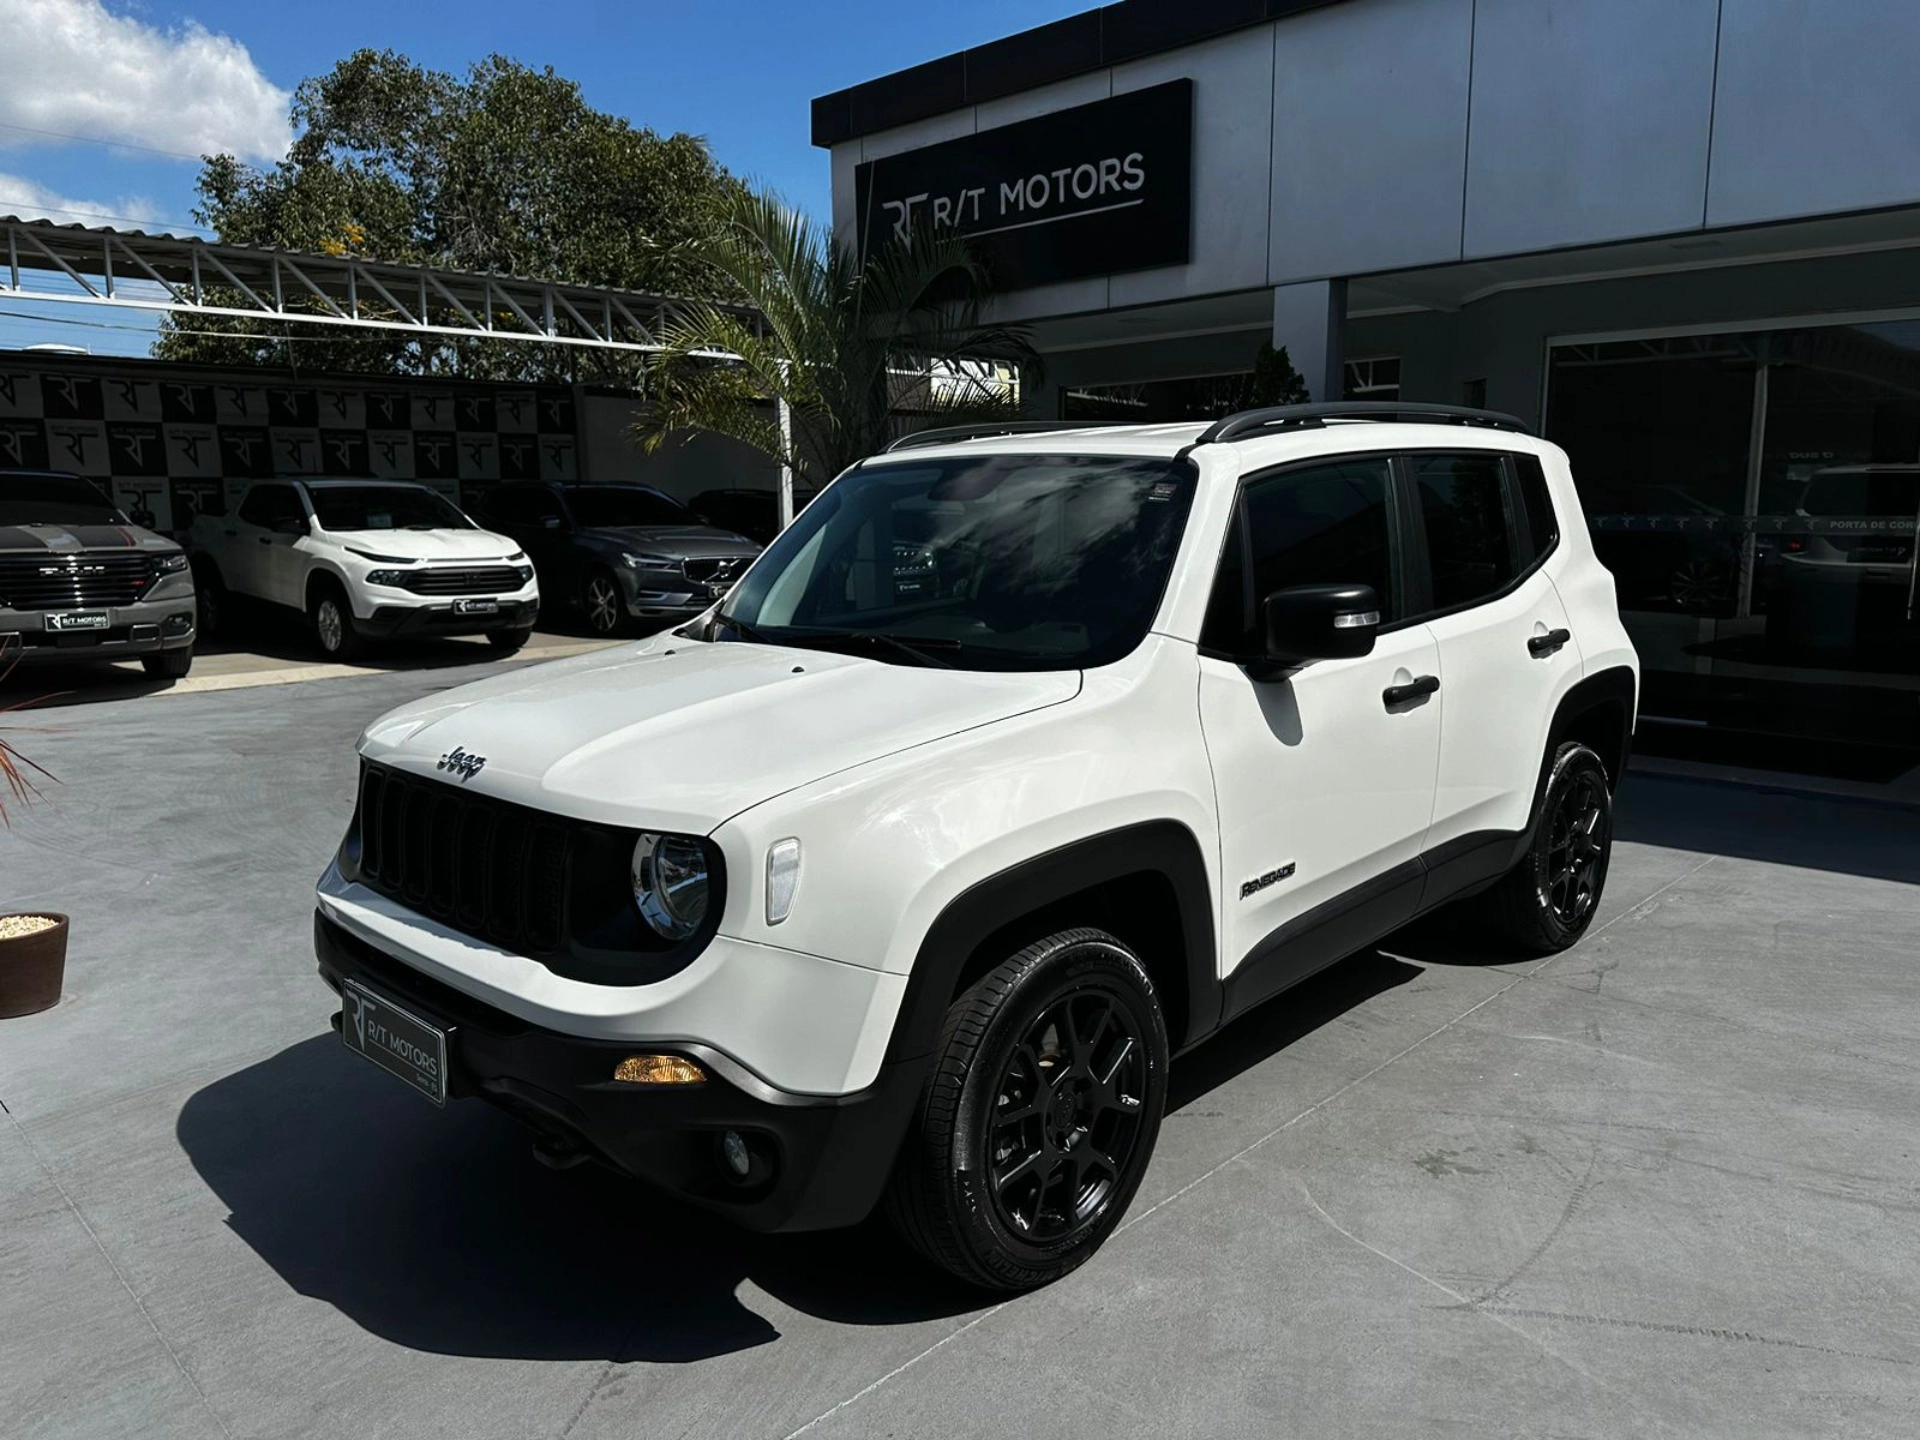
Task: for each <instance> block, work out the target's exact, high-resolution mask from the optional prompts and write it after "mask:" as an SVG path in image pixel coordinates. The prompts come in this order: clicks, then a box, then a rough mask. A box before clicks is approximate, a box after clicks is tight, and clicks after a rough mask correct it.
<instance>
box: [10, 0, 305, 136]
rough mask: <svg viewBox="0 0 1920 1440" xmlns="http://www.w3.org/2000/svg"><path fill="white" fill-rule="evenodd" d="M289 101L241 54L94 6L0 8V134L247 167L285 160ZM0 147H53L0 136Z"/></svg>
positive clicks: (13, 4) (203, 33)
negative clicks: (127, 147)
mask: <svg viewBox="0 0 1920 1440" xmlns="http://www.w3.org/2000/svg"><path fill="white" fill-rule="evenodd" d="M289 98H290V97H289V95H288V92H286V91H285V90H282V89H280V88H279V87H278V86H276V85H274V84H273V83H272V82H271V81H270V80H268V79H267V77H266V76H265V75H263V74H261V73H260V68H259V66H257V65H255V64H254V63H253V57H252V56H251V55H249V54H248V53H247V49H246V47H245V46H244V45H242V44H240V43H239V42H238V41H237V40H234V39H232V38H230V37H228V36H225V35H216V34H214V33H213V32H212V31H210V30H208V29H206V28H205V27H203V26H201V25H197V24H192V23H189V24H187V25H185V26H181V27H179V28H176V29H173V30H168V31H162V30H158V29H155V28H154V27H153V26H151V25H143V24H142V23H141V22H140V21H138V20H136V19H134V18H132V17H131V16H127V15H116V14H114V13H112V12H111V11H109V10H108V9H107V7H106V6H105V4H103V3H102V0H0V124H7V125H17V126H23V127H26V128H27V129H30V130H53V131H59V132H61V133H64V134H68V135H81V136H86V137H88V138H94V139H101V140H113V141H119V142H123V143H126V144H131V145H142V146H147V147H150V148H153V149H157V150H169V151H177V152H179V153H181V154H183V155H201V154H207V153H212V152H219V151H229V152H232V153H233V154H236V155H239V156H240V157H241V158H243V159H247V160H255V161H261V160H277V159H279V158H280V157H281V156H282V155H283V154H285V153H286V149H287V142H288V139H289V132H288V128H287V103H288V100H289ZM0 142H4V143H7V144H18V143H22V142H42V143H47V144H53V143H58V142H55V141H51V140H46V138H45V137H37V136H33V135H29V134H25V133H23V132H22V131H19V130H14V131H6V130H0Z"/></svg>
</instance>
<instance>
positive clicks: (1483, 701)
mask: <svg viewBox="0 0 1920 1440" xmlns="http://www.w3.org/2000/svg"><path fill="white" fill-rule="evenodd" d="M1401 464H1402V466H1403V467H1404V475H1405V480H1406V491H1407V493H1408V495H1409V496H1410V497H1411V500H1412V502H1413V507H1414V511H1415V517H1416V518H1415V521H1414V523H1413V524H1412V525H1411V526H1410V529H1411V530H1412V532H1413V542H1414V543H1413V550H1414V554H1415V557H1416V563H1415V565H1414V577H1415V592H1416V596H1417V599H1416V604H1417V606H1418V612H1417V613H1419V614H1420V616H1421V617H1422V618H1423V619H1424V620H1425V621H1426V624H1427V628H1428V629H1429V630H1430V631H1432V633H1433V637H1434V639H1435V641H1436V642H1437V643H1438V645H1439V647H1440V669H1439V674H1440V682H1441V690H1440V696H1439V698H1440V701H1441V704H1440V707H1439V708H1440V771H1439V777H1438V780H1437V782H1436V784H1435V787H1434V810H1433V825H1432V828H1431V829H1430V830H1429V832H1428V834H1427V841H1426V848H1427V850H1428V852H1429V855H1430V858H1431V859H1432V861H1433V863H1434V866H1435V869H1436V882H1435V883H1436V888H1447V887H1456V886H1458V885H1460V884H1470V883H1472V882H1473V881H1474V880H1476V879H1483V878H1487V876H1488V875H1489V874H1496V873H1499V870H1502V869H1504V868H1505V864H1506V860H1507V859H1508V858H1510V857H1511V854H1512V845H1511V843H1506V842H1510V841H1511V840H1512V839H1513V837H1514V836H1516V835H1517V834H1518V833H1519V832H1520V831H1522V830H1524V829H1525V828H1526V826H1527V823H1528V819H1529V816H1530V814H1531V812H1532V808H1533V794H1534V788H1535V784H1536V782H1537V780H1538V779H1539V776H1540V768H1541V762H1542V760H1543V758H1544V756H1543V750H1544V747H1545V744H1546V733H1547V727H1548V725H1549V723H1550V722H1551V719H1552V716H1553V713H1554V709H1555V707H1556V706H1557V705H1558V703H1559V700H1560V697H1561V696H1563V695H1564V694H1565V693H1566V692H1567V690H1569V689H1570V688H1571V687H1572V686H1573V685H1574V684H1575V683H1576V682H1577V681H1578V680H1579V679H1580V646H1579V637H1578V636H1576V635H1574V634H1573V633H1572V631H1571V629H1570V628H1569V626H1568V622H1567V610H1566V606H1565V605H1563V604H1562V603H1561V600H1560V593H1559V591H1557V590H1556V589H1555V588H1554V585H1553V580H1552V577H1551V573H1550V572H1551V565H1550V563H1549V562H1550V559H1551V557H1552V555H1553V554H1554V552H1555V548H1556V546H1557V544H1558V540H1559V529H1558V523H1557V520H1556V518H1555V516H1554V512H1553V506H1552V502H1551V500H1550V498H1549V495H1548V491H1547V486H1546V480H1545V478H1544V476H1543V475H1542V474H1541V472H1540V463H1539V461H1538V460H1537V459H1535V458H1534V457H1533V456H1531V455H1524V454H1516V455H1503V454H1499V453H1496V452H1492V451H1485V450H1476V451H1463V452H1424V451H1416V452H1414V453H1413V454H1410V455H1408V456H1406V457H1405V458H1404V459H1403V460H1402V461H1401ZM1475 867H1478V869H1476V868H1475ZM1470 871H1471V872H1473V873H1468V872H1470ZM1480 871H1485V872H1486V873H1485V874H1483V873H1479V872H1480Z"/></svg>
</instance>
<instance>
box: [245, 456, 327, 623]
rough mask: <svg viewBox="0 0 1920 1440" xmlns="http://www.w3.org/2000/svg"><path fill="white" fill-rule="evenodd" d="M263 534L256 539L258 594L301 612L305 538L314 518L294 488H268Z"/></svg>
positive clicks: (305, 549)
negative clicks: (267, 506)
mask: <svg viewBox="0 0 1920 1440" xmlns="http://www.w3.org/2000/svg"><path fill="white" fill-rule="evenodd" d="M269 505H270V510H269V513H268V516H267V523H266V527H265V531H264V533H263V534H261V535H260V536H258V537H256V543H255V546H254V549H255V551H256V555H255V559H256V562H257V563H258V565H259V567H260V568H259V570H258V571H257V572H256V573H257V574H258V577H259V579H258V583H259V587H260V588H259V594H260V597H261V598H262V599H264V600H271V601H272V602H273V603H274V604H276V605H290V606H292V607H294V608H295V609H299V610H304V609H305V608H306V604H307V597H306V593H305V591H306V575H307V555H306V551H307V537H308V536H309V535H311V534H312V533H313V518H312V516H311V515H309V514H308V511H307V502H306V499H305V497H304V496H302V495H301V493H300V487H299V486H297V485H275V486H273V487H271V495H270V498H269Z"/></svg>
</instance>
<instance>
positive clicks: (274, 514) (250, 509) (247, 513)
mask: <svg viewBox="0 0 1920 1440" xmlns="http://www.w3.org/2000/svg"><path fill="white" fill-rule="evenodd" d="M295 516H301V517H303V518H304V516H305V512H304V511H303V510H302V509H301V508H300V501H299V499H298V497H296V496H295V495H294V493H293V487H292V486H290V485H256V486H254V487H253V489H251V490H249V491H248V492H247V498H246V499H245V500H243V501H241V502H240V518H241V519H242V520H244V521H246V522H247V523H248V524H249V525H259V526H262V527H266V526H271V525H272V524H274V522H276V521H279V520H291V519H293V518H294V517H295Z"/></svg>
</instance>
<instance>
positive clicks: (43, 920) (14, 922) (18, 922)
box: [0, 915, 60, 940]
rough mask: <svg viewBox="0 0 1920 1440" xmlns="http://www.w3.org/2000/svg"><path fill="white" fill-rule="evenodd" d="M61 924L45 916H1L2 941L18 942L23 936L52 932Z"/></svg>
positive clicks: (0, 936)
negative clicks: (46, 931)
mask: <svg viewBox="0 0 1920 1440" xmlns="http://www.w3.org/2000/svg"><path fill="white" fill-rule="evenodd" d="M59 923H60V922H59V921H58V920H50V919H48V918H47V917H46V916H45V915H0V940H18V939H19V938H20V937H21V936H23V935H38V934H39V933H40V932H41V931H42V930H51V929H53V927H54V926H56V925H58V924H59Z"/></svg>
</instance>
